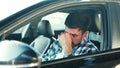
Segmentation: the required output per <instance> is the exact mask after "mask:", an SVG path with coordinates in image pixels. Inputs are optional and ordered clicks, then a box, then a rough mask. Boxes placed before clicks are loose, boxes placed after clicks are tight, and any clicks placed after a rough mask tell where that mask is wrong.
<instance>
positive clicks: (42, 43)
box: [30, 20, 54, 54]
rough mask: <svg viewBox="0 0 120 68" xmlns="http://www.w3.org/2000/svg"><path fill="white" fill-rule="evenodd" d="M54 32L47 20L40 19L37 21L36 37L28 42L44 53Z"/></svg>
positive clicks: (51, 40)
mask: <svg viewBox="0 0 120 68" xmlns="http://www.w3.org/2000/svg"><path fill="white" fill-rule="evenodd" d="M53 36H54V33H53V31H52V28H51V25H50V23H49V21H48V20H42V21H41V22H39V23H38V37H37V38H36V39H35V40H34V41H33V42H32V43H31V44H30V46H32V47H33V48H34V49H36V50H38V51H39V52H40V53H41V54H44V53H45V52H46V50H47V49H48V47H49V45H50V43H51V42H53V38H52V37H53Z"/></svg>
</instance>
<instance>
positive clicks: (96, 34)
mask: <svg viewBox="0 0 120 68" xmlns="http://www.w3.org/2000/svg"><path fill="white" fill-rule="evenodd" d="M118 7H119V4H118V3H117V2H104V1H99V2H97V1H96V2H83V1H78V0H73V1H61V0H59V1H54V0H53V1H52V0H51V1H43V2H40V3H38V4H36V5H33V6H31V7H29V8H27V9H24V10H22V11H20V12H18V13H17V14H14V15H13V16H11V17H8V18H6V19H4V20H3V21H1V22H0V24H2V25H1V26H0V37H1V41H2V40H4V39H5V37H7V36H8V35H9V34H11V33H12V32H14V31H15V30H17V29H19V28H21V27H22V26H24V25H27V24H28V23H31V22H32V23H34V22H36V25H37V24H38V23H39V21H41V20H42V18H43V17H45V16H47V15H50V14H53V13H56V12H62V13H66V14H69V13H70V12H72V11H83V10H87V11H88V13H90V15H91V18H92V19H93V21H92V24H91V25H90V27H89V32H92V33H91V34H89V35H90V36H89V37H88V38H89V39H90V40H93V41H97V42H99V43H100V44H96V46H98V47H99V52H98V53H95V54H87V55H80V56H74V57H68V58H61V59H56V60H51V61H45V62H42V64H41V68H48V67H49V68H62V67H71V68H82V67H86V68H112V67H115V66H117V65H119V64H120V58H119V57H120V48H119V47H120V46H119V41H120V32H119V31H118V32H117V31H116V30H118V28H119V26H120V25H119V24H120V22H119V16H120V14H118V12H119V9H116V8H118ZM112 10H116V12H115V11H113V12H111V11H112ZM116 15H117V17H116ZM61 20H62V19H61ZM114 22H116V23H114ZM36 25H35V26H33V29H32V31H34V30H35V32H34V33H35V37H34V38H36V36H37V35H36V33H37V30H36V29H37V26H36ZM116 26H118V27H116ZM31 27H32V26H31ZM56 27H58V26H56ZM58 31H64V29H62V30H58ZM58 34H59V33H58ZM56 38H57V37H56ZM21 42H22V41H21ZM93 43H94V42H93ZM95 43H96V42H95ZM113 46H116V48H113Z"/></svg>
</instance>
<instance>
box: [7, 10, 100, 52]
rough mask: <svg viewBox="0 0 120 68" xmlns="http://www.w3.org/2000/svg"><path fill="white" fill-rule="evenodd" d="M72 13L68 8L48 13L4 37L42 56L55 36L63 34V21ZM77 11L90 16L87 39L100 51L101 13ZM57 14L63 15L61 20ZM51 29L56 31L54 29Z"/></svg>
mask: <svg viewBox="0 0 120 68" xmlns="http://www.w3.org/2000/svg"><path fill="white" fill-rule="evenodd" d="M72 11H75V10H73V9H72V10H71V9H70V8H68V10H59V11H57V12H53V13H49V14H47V15H45V16H43V17H41V18H38V19H36V20H34V21H31V22H30V23H29V24H27V25H25V26H23V27H21V28H20V29H18V30H16V31H15V32H13V33H12V34H10V35H8V36H7V37H5V39H8V40H18V41H22V42H24V43H27V44H29V45H30V46H31V47H33V48H34V49H35V50H38V51H39V52H40V54H44V53H45V52H46V51H47V49H48V48H49V46H50V44H52V42H53V41H54V40H56V39H57V36H58V35H59V34H60V33H61V32H64V26H63V25H64V21H65V19H66V17H67V15H68V14H69V13H70V12H72ZM77 11H82V12H86V13H87V14H88V15H90V16H91V23H90V25H89V27H88V31H89V34H88V36H87V38H88V39H89V40H91V42H93V43H94V44H95V45H96V46H97V47H98V49H99V50H100V48H101V11H100V10H99V9H95V8H94V9H93V8H91V9H88V8H87V10H86V9H79V8H77ZM58 12H59V13H62V14H63V18H59V17H56V15H54V13H58ZM59 13H58V14H59ZM49 15H51V16H50V17H49V18H48V17H46V16H49ZM57 16H59V15H57ZM57 18H58V19H57ZM53 19H55V20H53ZM52 20H53V21H52ZM59 22H60V23H59ZM61 24H63V25H61ZM53 27H55V28H58V29H55V28H53Z"/></svg>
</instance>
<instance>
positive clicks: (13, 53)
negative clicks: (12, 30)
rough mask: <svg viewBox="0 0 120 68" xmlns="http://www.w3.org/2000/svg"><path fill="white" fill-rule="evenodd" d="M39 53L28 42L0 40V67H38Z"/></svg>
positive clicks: (39, 62)
mask: <svg viewBox="0 0 120 68" xmlns="http://www.w3.org/2000/svg"><path fill="white" fill-rule="evenodd" d="M41 62H42V59H41V58H40V54H39V53H38V52H36V51H35V50H34V49H33V48H31V47H30V46H29V45H28V44H25V43H22V42H19V41H15V40H5V41H1V42H0V68H40V66H41Z"/></svg>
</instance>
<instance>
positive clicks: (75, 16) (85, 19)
mask: <svg viewBox="0 0 120 68" xmlns="http://www.w3.org/2000/svg"><path fill="white" fill-rule="evenodd" d="M65 25H66V26H67V27H68V28H79V29H81V30H83V31H87V30H88V27H89V25H90V17H89V15H88V14H86V13H85V12H72V13H70V14H69V15H68V16H67V18H66V21H65Z"/></svg>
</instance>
